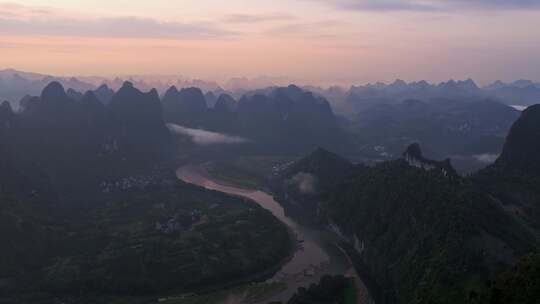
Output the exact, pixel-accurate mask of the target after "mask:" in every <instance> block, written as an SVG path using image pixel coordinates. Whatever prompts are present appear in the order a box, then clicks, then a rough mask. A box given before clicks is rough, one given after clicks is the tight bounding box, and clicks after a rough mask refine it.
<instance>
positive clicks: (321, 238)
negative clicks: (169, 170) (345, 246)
mask: <svg viewBox="0 0 540 304" xmlns="http://www.w3.org/2000/svg"><path fill="white" fill-rule="evenodd" d="M177 176H178V178H179V179H181V180H183V181H185V182H188V183H192V184H196V185H199V186H202V187H205V188H207V189H210V190H215V191H219V192H224V193H228V194H230V195H234V196H240V197H243V198H246V199H250V200H252V201H255V202H256V203H257V204H258V205H260V206H261V207H263V208H265V209H267V210H269V211H270V212H272V214H274V216H276V217H277V218H278V219H279V220H281V221H282V222H283V223H284V224H285V225H287V226H288V227H289V229H290V231H291V235H293V236H294V238H293V240H295V241H300V243H301V248H300V249H298V250H296V251H295V252H293V255H292V257H290V259H289V260H288V261H287V262H286V263H285V264H284V265H283V264H282V265H279V266H280V269H279V271H277V272H276V274H275V275H274V276H273V277H272V278H270V279H268V280H267V281H266V283H272V282H278V283H279V282H282V283H286V284H287V289H286V290H285V291H282V292H280V293H278V294H276V295H275V296H274V297H272V298H269V299H267V300H265V301H266V302H261V303H268V302H272V301H284V302H286V301H287V300H288V299H289V298H290V297H291V296H292V295H293V294H294V293H295V292H296V290H297V289H298V288H299V287H308V286H309V285H311V284H314V283H318V281H319V280H320V278H321V277H322V276H324V275H327V274H330V275H339V274H341V275H344V274H345V273H346V272H347V271H348V270H349V269H350V267H351V266H350V263H349V262H348V260H347V258H346V257H345V256H344V255H343V253H342V252H340V251H339V250H338V249H337V248H334V247H335V244H334V243H333V241H332V240H331V239H330V238H329V237H328V233H327V232H326V231H324V230H322V229H315V228H309V227H304V226H303V225H300V224H298V223H297V222H295V221H294V220H293V219H291V218H289V217H287V216H286V215H285V212H284V210H283V207H282V206H281V205H280V204H279V203H278V202H276V201H275V200H274V199H273V197H272V195H270V194H268V193H265V192H262V191H258V190H247V189H241V188H238V187H236V186H234V185H231V184H230V183H224V182H222V181H219V180H215V179H214V178H213V177H211V176H210V175H209V174H208V172H205V170H204V168H201V166H200V165H185V166H183V167H180V168H179V169H178V170H177ZM297 244H298V243H297ZM272 270H275V269H272ZM235 303H242V302H235Z"/></svg>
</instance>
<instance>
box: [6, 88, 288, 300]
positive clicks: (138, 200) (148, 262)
mask: <svg viewBox="0 0 540 304" xmlns="http://www.w3.org/2000/svg"><path fill="white" fill-rule="evenodd" d="M98 91H100V92H101V93H102V94H100V95H101V97H98V96H97V95H98V94H97V93H96V92H87V93H85V94H84V95H82V96H78V95H77V96H78V97H77V99H74V98H72V97H70V96H68V94H67V93H66V92H65V90H64V88H63V87H62V86H61V85H60V84H59V83H55V82H53V83H51V84H49V85H48V86H47V87H46V88H45V89H44V90H43V92H42V94H41V95H40V96H39V97H32V98H29V99H28V100H27V102H26V104H25V105H24V109H22V111H21V112H18V113H14V112H13V111H12V109H11V107H10V106H9V104H8V103H2V105H1V106H0V142H1V145H0V242H1V243H2V250H1V251H0V302H2V303H58V302H72V303H104V302H109V301H113V300H118V299H122V298H124V297H136V298H130V299H131V300H130V301H141V302H142V303H147V302H148V301H151V300H153V299H156V298H157V297H159V296H161V295H170V294H180V293H189V292H194V291H200V290H202V289H205V288H209V287H212V286H214V287H220V286H221V284H224V283H227V284H229V283H234V284H237V283H240V282H244V281H245V280H247V281H251V280H253V279H255V278H259V277H264V276H266V275H269V274H270V273H271V270H272V269H274V268H275V267H276V265H279V264H280V263H281V262H282V261H283V259H284V258H285V257H287V256H288V255H289V254H290V250H291V244H290V242H283V240H287V239H289V235H288V231H287V229H286V227H285V226H284V225H282V224H281V223H280V222H279V221H278V220H277V219H276V218H274V217H273V216H272V215H271V213H270V212H267V211H265V210H264V209H262V208H261V207H259V206H258V205H256V204H255V203H252V202H248V201H245V200H242V199H239V198H234V197H229V196H227V195H224V194H219V193H216V192H212V191H207V190H204V189H202V188H199V187H195V186H191V185H188V184H185V183H183V182H180V181H178V180H177V179H176V176H175V174H174V171H175V169H176V167H174V166H173V164H172V163H171V157H172V155H171V151H172V149H171V135H170V133H169V130H168V129H167V128H166V126H165V123H164V121H163V118H162V108H161V102H160V100H159V97H158V94H157V92H156V91H155V90H151V91H150V92H147V93H144V92H141V91H139V90H138V89H136V88H134V87H133V85H132V84H131V83H127V82H126V83H125V84H124V85H123V86H122V87H121V88H120V89H119V90H118V91H117V92H116V93H114V94H112V95H111V94H110V93H111V92H110V90H108V89H107V88H105V87H101V88H100V89H98ZM71 95H72V96H74V94H73V92H71ZM107 96H108V97H107Z"/></svg>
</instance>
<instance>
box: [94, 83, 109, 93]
mask: <svg viewBox="0 0 540 304" xmlns="http://www.w3.org/2000/svg"><path fill="white" fill-rule="evenodd" d="M108 90H110V89H109V86H108V85H107V84H106V83H103V84H101V85H100V86H99V87H98V88H97V89H96V91H108Z"/></svg>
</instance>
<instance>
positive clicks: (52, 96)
mask: <svg viewBox="0 0 540 304" xmlns="http://www.w3.org/2000/svg"><path fill="white" fill-rule="evenodd" d="M41 99H42V100H43V101H46V102H59V101H63V100H65V99H67V95H66V91H65V90H64V87H63V86H62V85H61V84H60V83H59V82H57V81H53V82H51V83H49V84H48V85H47V86H46V87H45V88H44V89H43V91H42V92H41Z"/></svg>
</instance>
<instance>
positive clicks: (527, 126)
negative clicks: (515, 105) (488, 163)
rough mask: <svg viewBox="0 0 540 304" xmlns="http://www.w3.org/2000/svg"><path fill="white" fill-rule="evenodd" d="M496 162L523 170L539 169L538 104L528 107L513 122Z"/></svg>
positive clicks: (539, 124) (539, 121) (539, 113)
mask: <svg viewBox="0 0 540 304" xmlns="http://www.w3.org/2000/svg"><path fill="white" fill-rule="evenodd" d="M497 163H498V164H502V165H505V166H510V168H515V169H523V170H535V171H539V170H540V105H533V106H530V107H528V108H527V109H526V110H524V111H523V113H521V117H520V118H519V119H518V120H517V121H516V122H515V123H514V125H513V126H512V128H511V129H510V133H509V134H508V137H507V139H506V143H505V145H504V148H503V152H502V154H501V156H500V158H499V160H498V161H497Z"/></svg>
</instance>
